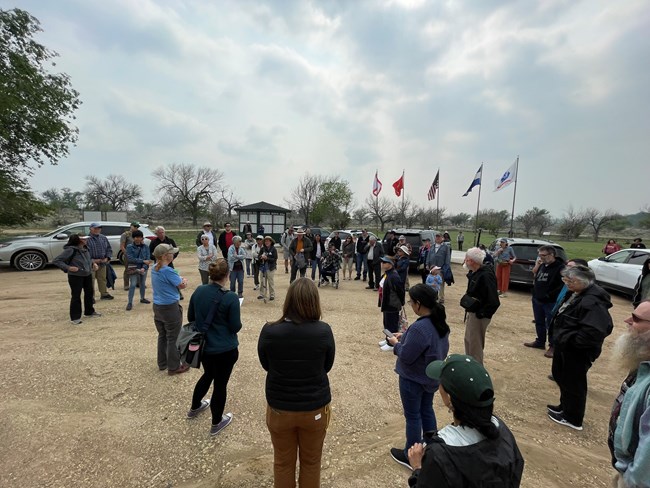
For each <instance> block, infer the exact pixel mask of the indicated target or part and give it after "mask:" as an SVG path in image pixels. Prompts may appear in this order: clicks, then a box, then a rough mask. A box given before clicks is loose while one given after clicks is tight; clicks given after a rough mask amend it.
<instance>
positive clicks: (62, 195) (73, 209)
mask: <svg viewBox="0 0 650 488" xmlns="http://www.w3.org/2000/svg"><path fill="white" fill-rule="evenodd" d="M41 198H42V199H43V201H44V202H45V203H46V204H47V205H48V206H49V207H50V208H51V209H52V212H53V213H54V222H53V223H54V224H55V225H63V224H66V223H68V222H70V221H75V220H78V219H79V212H80V210H81V209H83V208H84V206H85V201H86V197H85V195H84V194H83V193H82V192H80V191H72V190H71V189H70V188H61V189H60V190H59V189H57V188H50V189H49V190H46V191H44V192H43V193H41ZM70 219H72V220H70Z"/></svg>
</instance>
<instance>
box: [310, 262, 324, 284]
mask: <svg viewBox="0 0 650 488" xmlns="http://www.w3.org/2000/svg"><path fill="white" fill-rule="evenodd" d="M317 269H318V279H319V280H320V275H321V273H322V268H321V264H320V259H318V258H316V259H312V260H311V279H312V281H313V280H314V278H315V277H316V270H317Z"/></svg>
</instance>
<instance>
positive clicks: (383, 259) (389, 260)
mask: <svg viewBox="0 0 650 488" xmlns="http://www.w3.org/2000/svg"><path fill="white" fill-rule="evenodd" d="M380 259H381V261H382V262H384V263H388V264H395V263H394V262H393V260H392V259H391V258H389V257H387V256H382V257H381V258H380Z"/></svg>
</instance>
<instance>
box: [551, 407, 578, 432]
mask: <svg viewBox="0 0 650 488" xmlns="http://www.w3.org/2000/svg"><path fill="white" fill-rule="evenodd" d="M547 414H548V418H549V419H551V420H552V421H553V422H555V423H556V424H560V425H564V426H565V427H570V428H571V429H574V430H582V425H574V424H572V423H571V422H569V421H568V420H567V419H565V418H564V414H563V413H553V412H550V411H549V412H547Z"/></svg>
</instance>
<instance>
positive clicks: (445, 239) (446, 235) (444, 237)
mask: <svg viewBox="0 0 650 488" xmlns="http://www.w3.org/2000/svg"><path fill="white" fill-rule="evenodd" d="M442 241H443V242H446V243H447V244H448V245H449V248H451V236H450V235H449V232H447V231H445V232H444V233H443V234H442Z"/></svg>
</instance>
